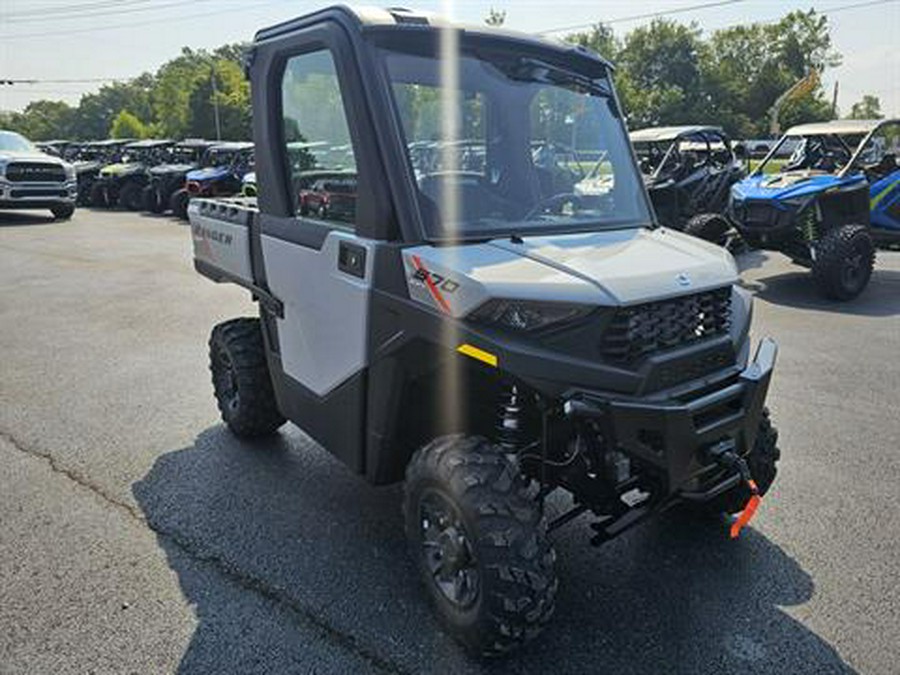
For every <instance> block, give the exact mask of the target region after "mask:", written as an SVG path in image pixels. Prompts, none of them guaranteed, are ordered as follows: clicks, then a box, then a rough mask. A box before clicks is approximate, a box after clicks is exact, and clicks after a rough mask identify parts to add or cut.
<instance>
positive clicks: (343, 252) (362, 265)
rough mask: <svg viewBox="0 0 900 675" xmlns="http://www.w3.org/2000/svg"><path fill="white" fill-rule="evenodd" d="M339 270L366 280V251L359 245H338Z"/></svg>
mask: <svg viewBox="0 0 900 675" xmlns="http://www.w3.org/2000/svg"><path fill="white" fill-rule="evenodd" d="M338 269H339V270H340V271H341V272H346V273H347V274H352V275H353V276H355V277H359V278H360V279H365V278H366V249H365V248H364V247H363V246H360V245H358V244H351V243H350V242H348V241H342V242H341V243H340V244H339V245H338Z"/></svg>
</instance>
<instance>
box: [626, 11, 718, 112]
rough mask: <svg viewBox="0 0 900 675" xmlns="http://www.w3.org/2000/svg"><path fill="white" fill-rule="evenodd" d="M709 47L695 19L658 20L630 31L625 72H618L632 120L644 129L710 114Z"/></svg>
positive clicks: (627, 41)
mask: <svg viewBox="0 0 900 675" xmlns="http://www.w3.org/2000/svg"><path fill="white" fill-rule="evenodd" d="M704 52H705V46H704V44H703V42H702V41H701V39H700V30H699V29H698V28H697V27H696V26H695V25H693V24H692V25H690V26H685V25H683V24H679V23H676V22H674V21H668V20H664V19H656V20H655V21H653V22H652V23H651V24H650V25H649V26H642V27H640V28H636V29H635V30H633V31H632V32H631V33H629V34H628V35H627V36H626V38H625V41H624V43H623V45H622V49H621V50H620V51H619V53H618V63H619V65H620V67H621V72H617V74H616V85H617V86H618V88H619V89H620V91H621V95H622V98H623V101H624V102H625V111H626V114H627V115H628V119H629V124H630V125H631V126H633V127H635V128H638V127H645V126H655V125H659V124H682V123H687V122H696V121H698V120H702V119H704V118H706V117H707V115H706V110H707V107H708V106H707V103H708V101H707V96H706V94H705V92H704V88H703V77H702V73H701V60H702V59H703V58H704Z"/></svg>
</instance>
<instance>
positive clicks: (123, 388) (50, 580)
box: [0, 210, 900, 675]
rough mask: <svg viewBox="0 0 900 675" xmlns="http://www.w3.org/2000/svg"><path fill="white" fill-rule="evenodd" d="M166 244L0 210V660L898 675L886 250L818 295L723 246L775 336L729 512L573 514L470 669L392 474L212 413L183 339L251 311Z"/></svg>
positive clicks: (896, 317)
mask: <svg viewBox="0 0 900 675" xmlns="http://www.w3.org/2000/svg"><path fill="white" fill-rule="evenodd" d="M189 246H190V234H189V231H188V229H187V228H186V227H184V226H183V225H181V224H179V223H177V222H175V221H173V220H171V219H168V218H159V217H152V216H144V215H137V214H128V213H112V212H95V211H91V210H80V211H78V212H77V213H76V216H75V218H74V219H73V220H72V221H71V222H69V223H54V222H50V221H49V220H48V219H46V218H44V217H43V216H41V215H37V214H35V215H32V214H26V213H18V214H17V213H13V214H9V213H0V281H2V287H3V292H2V294H0V350H2V351H0V353H2V355H3V360H2V362H0V363H2V371H0V461H2V466H3V469H2V471H0V673H2V674H4V675H5V674H6V673H9V674H12V673H25V672H28V673H45V672H48V673H49V672H52V673H130V672H134V673H147V672H154V673H155V672H180V673H206V672H217V673H350V672H353V673H362V672H376V673H377V672H389V673H417V672H454V673H457V672H460V673H480V672H510V673H527V672H546V671H552V672H557V673H580V672H598V670H603V671H606V670H608V671H609V672H616V673H645V672H660V671H663V670H664V671H666V672H671V673H722V672H734V671H741V672H750V673H756V672H759V673H842V672H863V673H885V674H887V673H893V672H896V669H895V665H896V660H897V658H898V657H900V650H898V647H897V640H896V636H897V635H900V592H898V589H900V583H898V582H900V572H898V566H897V564H896V560H897V559H898V557H900V545H898V534H900V518H898V515H897V514H898V491H897V489H896V485H897V484H898V480H900V458H898V456H897V452H896V450H897V446H898V442H900V421H898V419H897V418H896V416H894V415H893V414H892V402H893V401H894V400H896V386H897V382H898V381H900V378H898V375H900V365H898V361H897V359H896V355H897V354H898V353H900V253H885V254H882V255H881V256H880V262H879V269H878V270H877V271H876V274H875V277H874V278H873V282H872V286H871V288H870V289H869V290H868V291H867V293H866V295H865V296H863V297H862V298H860V299H859V301H857V302H855V303H852V304H849V305H839V306H835V305H831V304H829V303H825V302H823V301H820V300H818V298H817V297H816V295H815V293H814V290H813V289H812V287H811V284H810V283H809V279H808V276H807V275H806V274H805V273H804V272H803V271H798V270H796V269H795V268H793V267H791V266H790V265H789V264H788V263H787V262H786V261H785V260H784V259H783V258H781V257H779V256H768V255H763V254H757V253H754V254H749V255H747V256H744V257H743V258H742V266H743V267H745V268H746V271H745V274H744V278H745V280H746V285H747V286H748V287H750V288H752V289H753V290H754V291H755V292H756V294H757V298H758V300H757V303H756V312H755V313H756V323H755V329H754V334H755V335H756V336H761V335H763V334H770V335H772V336H773V337H775V338H776V339H777V340H778V341H779V342H780V344H781V348H782V349H781V355H780V358H779V364H778V369H777V371H776V375H775V381H774V383H773V390H772V394H771V400H770V403H771V407H772V408H773V416H774V419H775V422H776V424H777V425H778V427H779V429H780V431H781V443H780V444H781V447H782V450H783V458H784V459H783V461H782V463H781V466H780V476H779V480H778V482H777V484H776V487H775V488H774V489H773V492H772V493H771V496H770V497H769V498H767V499H766V500H764V502H763V506H762V507H761V509H760V512H759V515H758V516H757V518H756V519H755V520H754V523H753V526H752V527H751V528H750V529H749V530H747V531H746V532H745V534H744V535H742V537H741V539H740V540H739V541H738V542H731V541H729V540H728V539H727V534H726V532H725V528H724V525H723V524H722V523H718V522H710V523H699V524H698V523H697V522H694V521H691V520H690V519H689V518H687V517H685V516H683V515H679V514H667V515H665V516H664V517H663V518H660V519H658V520H656V521H654V522H651V523H648V524H647V525H645V526H643V527H641V528H638V529H636V530H633V531H632V532H629V533H628V534H626V535H625V536H623V537H621V538H619V539H617V540H615V541H613V542H611V543H609V544H607V545H606V546H604V547H603V548H601V549H592V548H590V547H589V546H588V545H587V539H588V537H589V534H590V530H589V528H588V526H587V520H586V519H580V520H578V521H577V522H576V523H574V524H572V525H570V526H568V527H567V528H565V529H564V530H562V531H560V532H559V533H558V534H557V535H556V546H557V550H558V552H559V568H560V575H561V580H562V587H561V590H560V596H559V602H558V607H557V614H556V616H555V618H554V622H553V624H552V626H551V628H550V629H549V630H548V631H547V632H546V633H545V634H544V636H543V637H542V638H541V639H540V640H539V641H538V642H537V643H535V644H534V645H532V646H530V647H529V648H527V649H526V650H524V651H522V652H520V653H519V654H517V655H515V656H513V657H512V658H510V659H507V660H505V661H501V662H491V663H487V664H483V663H478V662H475V661H473V660H470V659H468V658H466V657H465V656H464V655H463V654H462V653H460V651H459V650H458V649H457V648H456V647H455V645H454V644H453V643H452V641H450V640H448V639H447V638H446V637H445V636H444V635H443V634H442V633H441V632H440V629H439V628H438V627H437V625H436V623H435V621H434V620H433V618H432V616H431V614H430V613H429V611H428V608H427V606H426V605H425V602H424V596H423V594H421V593H420V592H419V590H418V589H417V587H416V584H415V581H414V579H413V575H412V571H411V566H410V564H409V562H408V560H407V557H406V552H405V542H404V538H403V533H402V526H401V519H400V514H399V503H400V497H399V489H398V488H397V487H396V486H393V487H388V488H378V489H375V488H371V487H369V486H368V485H367V484H366V483H365V482H364V481H362V480H361V479H359V478H357V477H356V476H354V475H352V474H351V473H350V472H349V471H348V470H346V469H345V468H343V467H342V466H341V465H340V463H339V462H338V461H336V460H335V459H333V458H331V457H330V456H329V455H328V454H327V453H326V452H324V451H323V450H322V449H321V448H318V447H317V446H315V445H314V444H313V443H312V442H311V441H310V440H309V439H308V438H307V437H306V436H305V435H304V434H303V433H302V432H301V431H299V430H298V429H296V428H294V427H288V428H286V430H285V431H284V432H283V433H281V434H280V435H279V436H277V437H276V438H274V439H271V440H267V441H264V442H255V443H246V442H240V441H238V440H236V439H235V438H233V437H232V436H230V435H229V434H228V433H227V432H226V431H225V430H224V429H223V428H222V426H221V425H220V424H219V423H218V419H217V415H216V410H215V406H214V403H213V399H212V395H211V388H210V385H209V376H208V371H207V356H206V340H207V337H208V334H209V330H210V328H211V327H212V325H214V324H215V323H217V322H219V321H222V320H224V319H227V318H231V317H233V316H239V315H247V314H252V313H253V306H252V305H251V303H250V302H249V300H248V299H247V297H246V296H245V294H244V293H243V291H241V290H240V289H237V288H236V287H233V286H227V285H216V284H212V283H210V282H209V281H207V280H205V279H203V278H201V277H199V276H198V275H197V274H196V273H195V272H194V271H193V269H192V267H191V262H190V250H189Z"/></svg>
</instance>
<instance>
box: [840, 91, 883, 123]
mask: <svg viewBox="0 0 900 675" xmlns="http://www.w3.org/2000/svg"><path fill="white" fill-rule="evenodd" d="M848 117H849V118H850V119H852V120H880V119H882V118H883V117H884V115H883V114H882V112H881V99H879V98H878V97H877V96H873V95H872V94H866V95H865V96H863V97H862V99H861V100H859V101H857V102H856V103H854V104H853V106H852V107H851V108H850V114H849V115H848Z"/></svg>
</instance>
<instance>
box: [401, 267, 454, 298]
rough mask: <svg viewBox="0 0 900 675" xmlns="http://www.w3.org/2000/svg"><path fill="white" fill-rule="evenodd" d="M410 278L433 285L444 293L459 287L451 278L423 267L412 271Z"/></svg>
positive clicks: (451, 291)
mask: <svg viewBox="0 0 900 675" xmlns="http://www.w3.org/2000/svg"><path fill="white" fill-rule="evenodd" d="M412 279H414V280H415V281H419V282H421V283H423V284H425V285H426V286H429V287H430V286H433V287H434V288H437V289H440V290H441V291H443V292H444V293H455V292H456V290H457V289H458V288H459V284H458V283H456V282H455V281H453V280H452V279H448V278H447V277H445V276H442V275H440V274H437V273H435V272H429V271H428V270H426V269H425V268H424V267H418V268H417V269H416V270H415V271H414V272H413V275H412ZM429 282H430V283H429Z"/></svg>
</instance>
